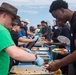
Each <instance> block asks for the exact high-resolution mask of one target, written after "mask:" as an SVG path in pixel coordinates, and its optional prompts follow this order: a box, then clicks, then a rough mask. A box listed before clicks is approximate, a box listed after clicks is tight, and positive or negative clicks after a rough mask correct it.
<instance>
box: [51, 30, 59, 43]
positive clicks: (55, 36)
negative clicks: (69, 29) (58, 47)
mask: <svg viewBox="0 0 76 75" xmlns="http://www.w3.org/2000/svg"><path fill="white" fill-rule="evenodd" d="M59 34H60V30H59V29H56V30H55V31H54V34H53V36H52V40H53V42H59V41H58V39H57V37H58V36H59Z"/></svg>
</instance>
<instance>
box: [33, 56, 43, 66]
mask: <svg viewBox="0 0 76 75" xmlns="http://www.w3.org/2000/svg"><path fill="white" fill-rule="evenodd" d="M34 63H36V65H38V66H42V65H43V64H44V60H43V58H41V57H39V56H38V55H36V60H35V61H34Z"/></svg>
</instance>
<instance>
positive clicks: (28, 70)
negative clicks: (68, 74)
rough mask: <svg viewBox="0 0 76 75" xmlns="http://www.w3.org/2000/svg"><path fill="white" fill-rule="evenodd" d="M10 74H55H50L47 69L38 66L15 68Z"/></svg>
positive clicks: (51, 74) (51, 73)
mask: <svg viewBox="0 0 76 75" xmlns="http://www.w3.org/2000/svg"><path fill="white" fill-rule="evenodd" d="M10 72H11V73H16V74H10V75H53V72H50V73H49V72H48V70H46V69H45V68H43V67H38V66H13V67H12V68H11V71H10Z"/></svg>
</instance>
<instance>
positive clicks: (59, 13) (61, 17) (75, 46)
mask: <svg viewBox="0 0 76 75" xmlns="http://www.w3.org/2000/svg"><path fill="white" fill-rule="evenodd" d="M49 11H50V13H51V14H52V16H53V17H54V18H56V20H57V21H60V22H64V23H65V22H67V21H69V22H70V24H71V32H72V39H71V51H72V53H71V54H70V55H68V56H66V57H65V58H63V59H61V60H58V61H55V63H54V64H51V65H49V66H48V69H49V70H51V71H54V70H57V69H58V68H60V67H62V66H64V65H67V64H69V63H72V62H74V61H76V13H75V12H73V11H71V10H70V9H68V4H67V2H65V1H63V0H56V1H53V2H52V4H51V6H50V10H49ZM74 67H75V71H76V66H75V64H74Z"/></svg>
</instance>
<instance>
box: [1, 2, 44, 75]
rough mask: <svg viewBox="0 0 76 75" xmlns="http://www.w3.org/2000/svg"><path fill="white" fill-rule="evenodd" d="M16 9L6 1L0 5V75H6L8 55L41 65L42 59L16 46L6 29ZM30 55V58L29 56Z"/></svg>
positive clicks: (14, 16) (10, 23)
mask: <svg viewBox="0 0 76 75" xmlns="http://www.w3.org/2000/svg"><path fill="white" fill-rule="evenodd" d="M17 11H18V9H17V8H15V7H14V6H12V5H10V4H8V3H5V2H4V3H2V4H1V6H0V75H8V70H9V64H10V57H9V56H11V57H12V58H13V59H16V60H20V61H34V62H35V63H36V64H37V65H39V66H41V65H42V64H43V63H44V60H43V59H42V58H40V57H38V56H37V55H34V54H30V53H28V52H26V51H24V50H22V49H20V48H19V47H17V46H16V45H15V44H14V42H13V40H12V38H11V35H10V33H9V31H8V29H9V27H10V26H11V25H12V23H13V20H14V19H16V18H17ZM30 57H31V58H30Z"/></svg>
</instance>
